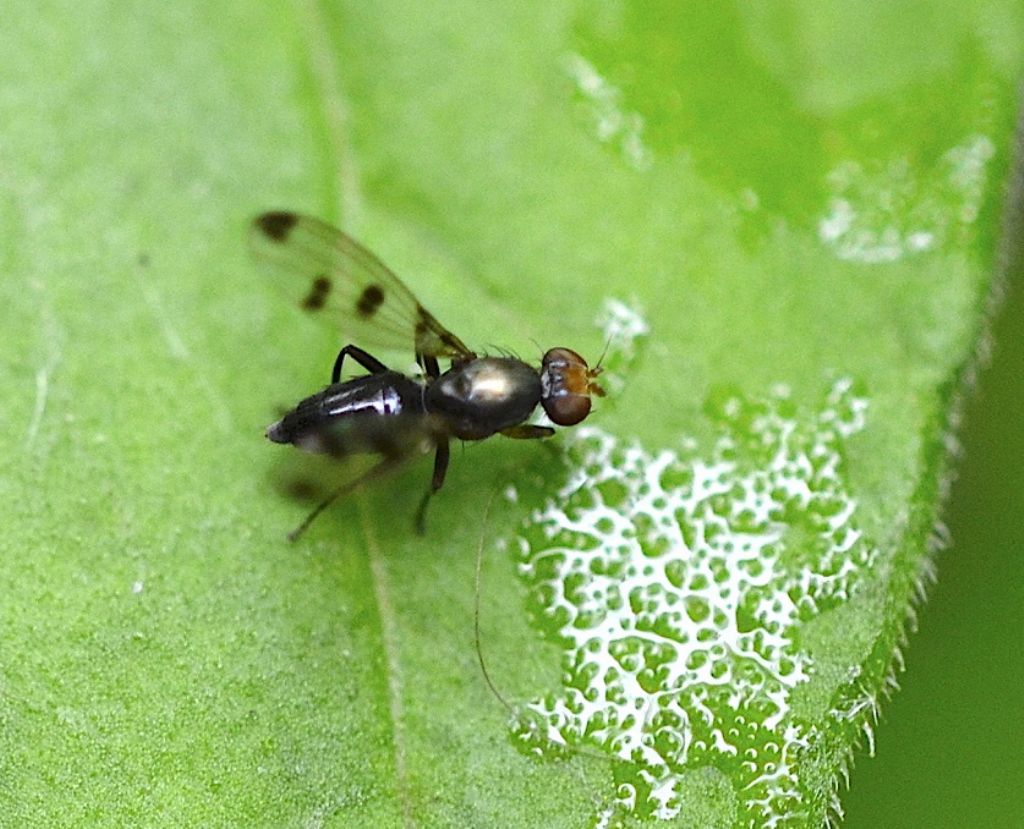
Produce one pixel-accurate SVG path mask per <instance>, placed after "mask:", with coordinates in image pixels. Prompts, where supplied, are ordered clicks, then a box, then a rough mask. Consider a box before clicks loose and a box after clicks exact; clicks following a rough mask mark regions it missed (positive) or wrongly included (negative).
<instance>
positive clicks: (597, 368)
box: [593, 334, 615, 374]
mask: <svg viewBox="0 0 1024 829" xmlns="http://www.w3.org/2000/svg"><path fill="white" fill-rule="evenodd" d="M614 338H615V335H614V334H609V335H608V339H607V340H605V343H604V350H603V351H602V352H601V356H600V358H598V361H597V365H596V366H594V369H593V371H594V374H600V373H601V371H602V368H601V365H602V364H603V363H604V358H605V357H607V356H608V349H609V348H611V345H612V340H613V339H614Z"/></svg>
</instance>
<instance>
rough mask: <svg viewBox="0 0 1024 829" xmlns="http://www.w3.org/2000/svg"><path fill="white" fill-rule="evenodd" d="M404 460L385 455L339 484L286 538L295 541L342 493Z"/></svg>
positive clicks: (346, 493)
mask: <svg viewBox="0 0 1024 829" xmlns="http://www.w3.org/2000/svg"><path fill="white" fill-rule="evenodd" d="M405 460H406V457H405V456H404V455H394V456H392V457H386V458H384V459H383V460H382V461H381V462H380V463H378V464H377V465H376V466H371V467H370V468H369V469H368V470H366V472H364V473H363V474H362V475H360V476H359V477H358V478H356V479H355V480H353V481H349V482H348V483H345V484H342V485H341V486H339V487H338V488H337V489H336V490H334V492H332V493H331V494H330V495H328V496H327V497H326V498H324V500H323V501H321V502H320V503H319V504H317V505H316V507H315V508H314V509H313V511H312V512H311V513H310V514H309V515H307V516H306V517H305V519H304V520H303V522H302V523H301V524H299V526H297V527H296V528H295V529H294V530H292V531H291V532H290V533H288V540H289V541H297V540H298V539H299V536H301V535H302V534H303V533H304V532H305V531H306V530H308V529H309V525H310V524H312V523H313V522H314V521H315V520H316V519H317V518H318V517H319V516H320V513H322V512H323V511H324V510H325V509H327V508H328V507H329V506H330V505H331V504H333V503H334V502H335V501H337V500H338V499H339V498H341V497H342V496H343V495H348V494H349V493H350V492H352V491H353V490H355V489H358V488H359V487H360V486H362V485H363V484H365V483H366V482H367V481H372V480H375V479H376V478H380V477H382V476H384V475H386V474H387V473H388V472H390V471H391V470H392V469H394V468H395V467H397V466H400V465H401V464H402V463H404V462H405Z"/></svg>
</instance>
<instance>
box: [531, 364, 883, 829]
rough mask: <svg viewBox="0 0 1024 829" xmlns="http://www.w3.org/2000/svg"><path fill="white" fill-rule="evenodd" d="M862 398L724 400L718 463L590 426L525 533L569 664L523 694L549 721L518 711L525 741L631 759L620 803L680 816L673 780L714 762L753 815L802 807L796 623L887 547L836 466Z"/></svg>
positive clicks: (843, 590) (542, 615)
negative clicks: (532, 693) (870, 539)
mask: <svg viewBox="0 0 1024 829" xmlns="http://www.w3.org/2000/svg"><path fill="white" fill-rule="evenodd" d="M865 409H866V401H865V400H864V399H862V398H861V397H858V396H857V395H855V394H854V392H853V390H852V387H851V383H850V382H849V381H848V380H841V381H839V382H837V383H836V384H835V385H834V386H833V387H832V389H831V390H830V392H829V393H828V395H827V397H826V400H825V401H824V403H823V405H822V407H821V408H820V410H819V411H816V412H805V411H803V412H802V411H799V410H798V409H797V408H796V407H795V406H794V405H793V404H792V403H791V402H790V401H789V400H788V397H787V393H786V390H785V389H778V390H776V391H775V392H774V393H773V396H771V397H769V398H768V399H766V400H761V401H746V400H743V399H741V398H739V397H735V396H734V397H728V398H726V399H724V400H723V401H722V403H721V405H720V406H719V407H718V412H717V415H716V420H718V421H720V425H721V433H720V436H719V437H718V439H717V440H716V442H715V443H714V446H713V448H712V449H711V451H710V453H709V454H707V456H706V457H702V456H699V455H698V453H697V451H696V449H695V448H694V446H692V445H689V446H686V447H684V448H683V449H681V450H680V451H673V450H668V449H666V450H662V451H657V452H649V451H648V450H646V449H645V448H644V447H642V446H640V445H639V444H637V443H635V442H627V443H624V442H620V441H619V440H617V439H616V438H614V437H612V436H610V435H608V434H605V433H603V432H601V431H599V430H597V429H581V430H579V432H578V437H577V438H575V439H573V440H572V442H571V443H570V446H569V450H568V451H569V470H570V472H569V475H568V480H567V481H566V482H565V483H564V485H562V486H561V488H560V489H559V490H558V492H557V494H555V495H554V496H553V497H549V498H548V499H547V500H546V502H545V503H544V504H543V506H541V507H540V508H539V509H537V510H535V511H534V513H533V514H532V515H531V516H530V517H529V518H528V520H527V521H526V522H524V525H523V527H522V529H521V530H520V534H519V571H520V574H521V576H522V578H523V579H524V580H525V582H526V583H527V585H528V586H529V588H530V594H531V600H530V601H531V612H532V613H533V615H534V618H535V620H536V622H537V623H538V625H539V626H540V627H541V628H542V629H543V630H544V631H545V633H546V634H547V635H549V636H550V637H551V638H553V639H555V640H556V641H558V642H559V643H560V644H561V645H562V647H563V648H564V655H563V668H564V670H565V677H564V687H563V688H562V690H561V691H560V693H558V694H557V695H555V694H553V695H549V696H548V697H546V698H545V699H542V700H536V701H534V702H532V703H530V704H529V706H528V708H529V710H530V711H531V712H532V714H533V715H534V716H539V718H540V719H541V720H542V721H543V722H544V723H545V728H544V729H541V730H540V731H538V730H536V729H533V728H531V727H530V725H529V722H528V721H527V720H526V719H524V720H522V721H520V722H519V723H517V725H516V729H517V737H518V738H519V739H521V740H522V741H523V742H524V743H525V744H526V745H528V746H530V747H532V748H535V749H537V750H540V751H542V752H543V751H544V750H545V748H546V747H550V743H551V741H554V742H556V743H561V744H566V745H568V746H571V747H587V748H589V749H598V750H600V751H603V752H607V753H609V754H611V755H613V756H615V757H617V758H620V759H622V760H625V761H628V763H630V764H632V765H630V768H632V769H635V773H626V774H625V777H624V778H623V779H621V780H620V781H619V782H620V784H621V785H620V789H619V793H618V797H617V799H616V801H615V804H613V809H614V810H618V811H620V812H623V813H626V812H634V813H642V814H653V815H656V816H659V817H662V818H672V817H674V816H675V815H676V814H678V813H679V811H680V808H681V804H680V793H679V787H678V784H679V781H680V779H681V776H682V775H683V774H684V773H685V772H687V771H689V770H693V769H697V768H701V767H704V766H714V767H716V768H718V769H720V770H721V771H723V772H725V773H726V774H727V776H728V777H729V779H730V780H732V781H733V783H734V784H736V783H737V781H741V785H740V786H739V787H738V788H737V794H738V798H739V800H740V802H742V803H743V804H744V810H745V813H746V818H745V819H746V820H747V821H748V823H749V825H756V826H775V825H786V823H787V821H789V820H791V819H793V818H794V817H796V816H797V815H798V814H803V815H805V816H806V811H805V806H806V804H805V806H804V807H802V806H801V800H802V798H803V797H804V796H805V795H806V794H807V793H806V792H805V791H804V788H803V787H802V786H801V781H800V774H799V764H798V763H797V762H796V761H797V759H798V758H799V756H800V754H801V752H802V751H803V750H805V749H806V747H807V746H808V745H809V744H810V743H812V742H813V741H814V738H815V734H814V733H812V732H813V728H811V727H809V726H806V725H804V724H801V723H800V722H797V721H796V720H794V719H793V718H792V716H791V713H790V700H791V696H792V693H793V690H794V688H796V686H798V685H799V684H800V683H801V682H804V681H805V680H806V679H807V678H808V676H809V675H810V674H811V673H812V672H813V670H814V664H813V660H812V658H811V657H810V656H809V655H808V654H807V653H806V652H804V651H801V650H800V649H799V647H798V645H797V635H796V634H797V633H798V631H799V628H800V626H801V625H802V624H804V623H806V622H807V621H809V620H811V619H813V618H815V617H816V616H818V615H820V614H821V613H823V612H825V611H827V610H828V609H830V608H833V607H836V606H837V605H840V604H842V603H844V602H846V601H847V600H848V599H849V597H850V596H851V594H852V592H853V591H854V590H855V588H856V585H857V583H858V580H859V579H860V578H861V576H862V574H863V573H864V572H865V570H866V569H867V568H869V567H870V566H871V563H872V561H873V560H874V558H875V556H876V551H875V549H874V548H872V547H870V546H869V545H868V544H867V543H866V542H865V540H864V539H863V538H862V535H861V533H860V532H859V531H858V529H857V526H856V523H855V521H854V517H855V510H856V502H855V501H854V499H853V498H852V497H851V495H850V494H849V492H848V491H847V490H846V487H845V486H844V483H843V480H842V478H841V473H840V465H841V457H842V447H843V443H844V441H845V440H846V438H847V437H848V436H849V435H851V434H852V433H854V432H856V431H858V430H859V429H861V428H862V426H863V423H864V412H865ZM549 492H550V490H549ZM544 732H546V733H544ZM603 819H604V820H607V819H608V813H606V814H605V815H604V817H603Z"/></svg>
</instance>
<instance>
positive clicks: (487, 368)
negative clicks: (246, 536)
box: [250, 211, 604, 541]
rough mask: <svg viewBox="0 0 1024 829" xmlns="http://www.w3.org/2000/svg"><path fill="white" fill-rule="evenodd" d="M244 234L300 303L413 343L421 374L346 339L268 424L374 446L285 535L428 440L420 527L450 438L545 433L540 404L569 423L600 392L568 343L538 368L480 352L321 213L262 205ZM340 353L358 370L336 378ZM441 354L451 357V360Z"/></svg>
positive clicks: (400, 345) (359, 330) (337, 447)
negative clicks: (430, 466)
mask: <svg viewBox="0 0 1024 829" xmlns="http://www.w3.org/2000/svg"><path fill="white" fill-rule="evenodd" d="M250 239H251V244H252V247H253V250H254V251H255V253H256V255H257V256H258V257H259V258H260V259H263V260H265V261H266V262H268V263H270V264H271V265H273V266H275V267H276V269H277V270H278V271H279V272H281V273H283V274H285V275H287V277H288V283H287V284H286V285H285V287H286V289H289V292H290V293H291V294H292V295H293V296H294V299H295V301H296V302H297V303H298V305H299V306H300V307H301V308H302V309H303V310H305V311H306V312H308V313H309V314H311V315H313V316H317V317H320V318H321V319H325V320H328V321H329V322H330V323H331V325H332V326H334V325H336V326H338V327H343V328H344V329H345V330H346V332H350V333H351V334H352V335H353V337H354V339H355V340H356V341H357V342H360V343H362V344H364V345H367V346H370V345H374V346H377V347H381V348H386V349H392V350H395V349H407V348H411V349H412V351H413V353H414V355H415V357H416V362H417V363H418V364H419V366H420V368H421V370H422V376H419V377H410V376H408V375H406V374H403V373H401V372H398V371H395V370H393V369H391V368H389V367H388V366H386V365H385V364H384V363H382V362H381V361H380V360H379V359H377V358H376V357H374V356H373V355H372V354H370V353H369V352H368V351H365V350H363V348H361V347H360V346H357V345H355V344H354V343H349V344H348V345H346V346H345V347H344V348H342V349H341V351H339V352H338V357H337V359H336V360H335V362H334V368H333V370H332V371H331V383H330V385H329V386H327V387H326V388H324V389H322V390H321V391H318V392H317V393H316V394H314V395H312V396H310V397H307V398H306V399H304V400H302V401H300V402H299V403H298V404H297V405H296V406H295V408H294V409H292V410H291V411H290V412H288V413H287V414H286V415H285V416H284V417H282V418H281V419H280V420H278V421H277V422H276V423H273V424H271V426H270V427H268V429H267V437H268V438H269V439H270V440H272V441H274V442H275V443H290V444H292V445H294V446H297V447H299V448H300V449H304V450H307V451H310V452H319V453H326V454H329V455H331V456H334V457H337V458H345V457H348V456H350V455H354V454H358V453H372V454H375V455H378V456H379V457H380V460H379V462H378V463H377V464H376V465H375V466H373V467H371V468H370V469H369V470H368V471H367V472H365V473H364V474H363V475H361V476H359V477H358V478H356V479H355V480H353V481H351V482H349V483H347V484H345V485H344V486H342V487H340V488H339V489H337V490H335V491H334V492H332V493H331V494H330V495H329V496H328V497H327V498H326V499H325V500H324V501H323V502H322V503H320V505H319V506H317V507H316V509H314V510H313V511H312V512H311V513H310V514H309V516H307V518H306V519H305V520H304V521H303V522H302V523H301V524H300V525H299V526H298V527H296V528H295V529H294V530H293V531H292V532H291V533H290V534H289V538H290V539H291V540H293V541H294V540H295V539H296V538H298V537H299V536H300V535H301V534H302V533H303V532H304V531H305V530H306V529H307V528H308V527H309V525H310V524H311V523H312V522H313V521H314V519H316V517H317V516H318V515H319V514H320V513H321V512H323V511H324V509H326V508H327V507H328V506H329V505H330V504H331V503H332V502H333V501H335V500H336V499H337V498H338V497H340V496H342V495H344V494H346V493H348V492H350V491H352V490H353V489H355V488H356V487H357V486H359V485H360V484H362V483H365V482H366V481H368V480H370V479H372V478H377V477H380V476H381V475H383V474H385V473H386V472H389V471H390V470H392V469H394V468H395V467H397V466H399V465H401V464H402V463H404V462H406V461H407V460H409V459H411V458H412V457H414V456H415V455H417V454H419V453H420V452H422V451H423V450H424V448H427V449H430V448H433V449H434V472H433V476H432V478H431V481H430V486H429V488H428V489H427V491H426V492H425V493H424V495H423V498H422V499H421V500H420V504H419V508H418V509H417V511H416V528H417V531H418V532H420V533H422V532H423V530H424V521H425V516H426V507H427V503H428V502H429V500H430V497H431V496H432V495H433V494H434V493H436V492H437V491H438V490H439V489H440V488H441V486H442V485H443V484H444V479H445V474H446V472H447V470H448V459H449V443H450V441H451V440H453V439H457V440H483V439H484V438H488V437H491V436H492V435H495V434H502V435H505V436H506V437H510V438H520V439H540V438H546V437H550V436H551V435H553V434H554V433H555V430H554V429H552V428H551V427H550V426H539V425H535V424H530V423H527V422H526V421H527V420H528V419H529V418H530V416H531V415H532V414H533V412H534V411H535V410H536V408H537V406H538V405H540V406H541V407H542V408H543V409H544V412H545V413H546V414H547V416H548V418H549V419H550V420H551V422H552V423H554V424H556V425H558V426H574V425H575V424H577V423H579V422H581V421H582V420H583V419H584V418H586V416H587V415H588V414H589V413H590V407H591V395H596V396H603V395H604V390H603V389H602V388H601V387H600V386H599V385H598V383H597V381H596V378H597V375H598V374H599V373H600V371H601V368H600V365H598V366H595V367H594V368H590V367H589V366H588V365H587V362H586V360H584V359H583V358H582V357H581V356H580V355H579V354H577V353H576V352H575V351H572V350H571V349H568V348H552V349H550V350H549V351H547V352H546V353H545V354H544V356H543V358H542V359H541V363H540V367H539V368H535V367H534V366H531V365H529V364H528V363H525V362H523V361H522V360H519V359H516V358H514V357H489V356H480V355H478V354H477V353H476V352H474V351H472V350H470V349H469V348H468V347H467V346H466V345H465V344H464V343H463V342H462V340H460V339H459V338H458V337H456V336H455V335H454V334H452V333H451V332H450V331H449V330H448V329H447V328H445V327H444V326H443V325H441V323H439V322H438V321H437V319H436V318H435V317H434V315H433V314H431V313H430V312H429V311H427V309H426V308H425V307H424V306H423V305H422V304H421V303H420V302H419V300H417V299H416V297H415V296H414V295H413V293H412V291H410V290H409V289H408V288H407V287H406V286H405V285H404V284H403V283H402V281H401V280H400V279H399V278H398V277H397V276H395V274H394V273H392V272H391V270H390V269H389V268H388V267H387V266H386V265H384V263H383V262H381V261H380V260H379V259H378V258H377V257H376V256H374V255H373V254H372V253H370V251H368V250H367V249H366V248H364V247H363V246H362V245H360V244H359V243H358V242H356V241H355V240H354V239H352V238H351V237H350V236H348V235H346V234H345V233H342V232H341V231H340V230H337V229H335V228H333V227H331V226H330V225H327V224H325V223H324V222H321V221H320V220H319V219H314V218H312V217H310V216H303V215H301V214H298V213H291V212H287V211H275V212H270V213H263V214H262V215H260V216H257V217H256V218H255V219H253V222H252V227H251V231H250ZM346 359H350V360H353V361H354V362H356V363H357V364H358V365H359V366H360V367H361V368H362V369H364V370H365V371H366V374H364V375H361V376H358V377H355V378H353V379H350V380H345V381H342V379H341V373H342V367H343V366H344V363H345V360H346ZM440 360H446V361H448V364H449V365H448V368H447V370H445V371H442V370H441V366H440V363H439V361H440Z"/></svg>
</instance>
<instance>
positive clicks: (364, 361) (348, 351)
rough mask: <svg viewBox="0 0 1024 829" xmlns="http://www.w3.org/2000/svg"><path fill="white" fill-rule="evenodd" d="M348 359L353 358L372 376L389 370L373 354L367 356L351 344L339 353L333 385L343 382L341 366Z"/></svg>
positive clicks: (333, 374)
mask: <svg viewBox="0 0 1024 829" xmlns="http://www.w3.org/2000/svg"><path fill="white" fill-rule="evenodd" d="M346 357H351V358H352V359H353V360H355V361H356V362H357V363H359V365H361V366H362V367H363V368H365V369H366V370H367V371H368V372H370V374H383V373H384V372H385V371H387V370H388V367H387V366H386V365H384V363H382V362H381V361H380V360H378V359H377V358H376V357H374V356H373V355H371V354H367V353H366V352H365V351H363V349H361V348H359V347H358V346H355V345H352V344H349V345H346V346H345V347H344V348H343V349H341V351H339V352H338V359H336V360H335V361H334V369H333V371H331V382H332V383H337V382H339V381H340V380H341V366H342V364H343V363H344V362H345V358H346Z"/></svg>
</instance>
